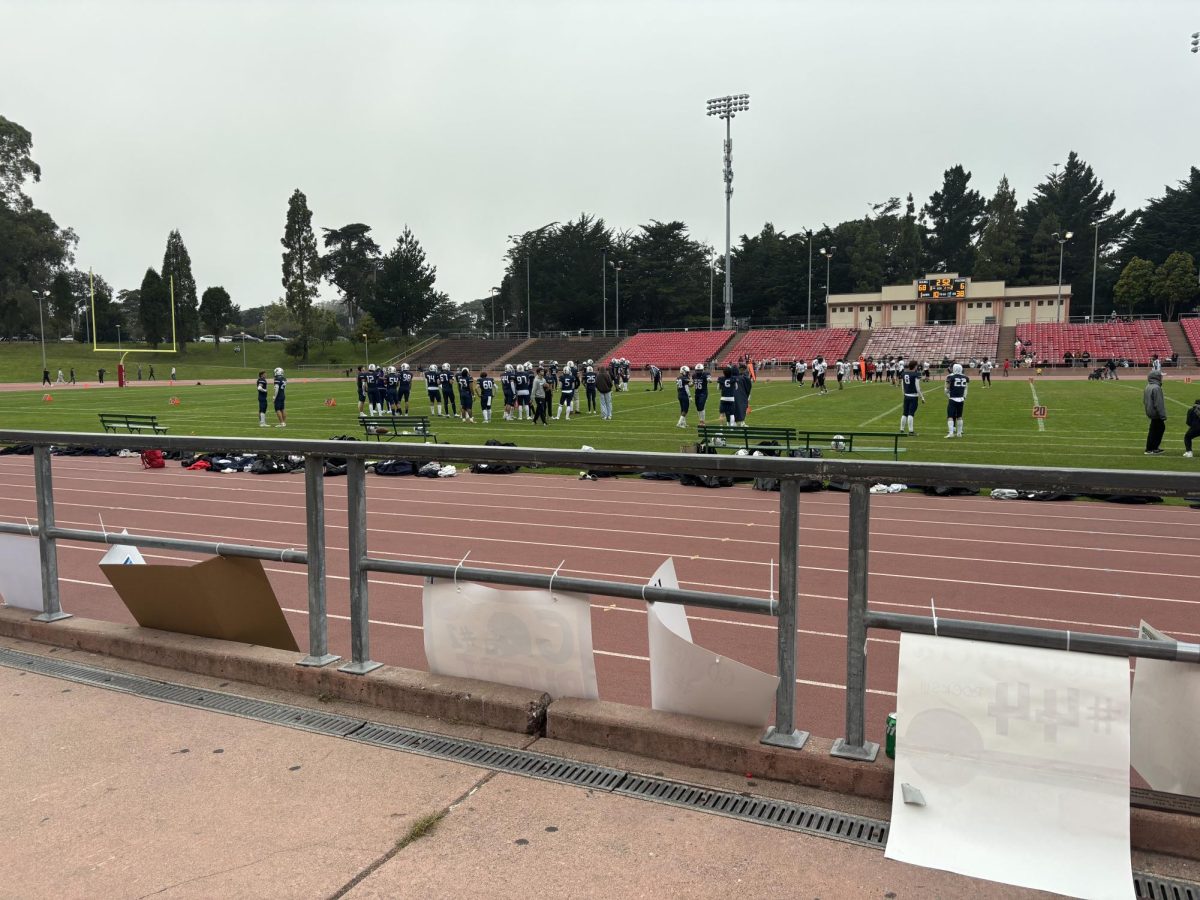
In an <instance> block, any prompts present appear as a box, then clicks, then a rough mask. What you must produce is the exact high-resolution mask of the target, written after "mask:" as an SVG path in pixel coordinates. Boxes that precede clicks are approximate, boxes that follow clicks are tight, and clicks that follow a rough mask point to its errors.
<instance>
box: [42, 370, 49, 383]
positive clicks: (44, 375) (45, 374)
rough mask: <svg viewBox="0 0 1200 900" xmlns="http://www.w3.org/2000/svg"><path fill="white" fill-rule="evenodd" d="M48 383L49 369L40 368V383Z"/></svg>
mask: <svg viewBox="0 0 1200 900" xmlns="http://www.w3.org/2000/svg"><path fill="white" fill-rule="evenodd" d="M49 383H50V370H49V369H42V384H49Z"/></svg>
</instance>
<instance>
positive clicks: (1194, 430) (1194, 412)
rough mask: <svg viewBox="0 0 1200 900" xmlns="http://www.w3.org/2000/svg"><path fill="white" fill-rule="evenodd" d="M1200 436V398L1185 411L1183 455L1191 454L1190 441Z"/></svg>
mask: <svg viewBox="0 0 1200 900" xmlns="http://www.w3.org/2000/svg"><path fill="white" fill-rule="evenodd" d="M1198 437H1200V400H1197V401H1196V402H1195V403H1193V404H1192V408H1191V409H1189V410H1188V411H1187V433H1186V434H1185V435H1184V436H1183V455H1184V456H1187V457H1190V456H1191V455H1192V441H1194V440H1195V439H1196V438H1198Z"/></svg>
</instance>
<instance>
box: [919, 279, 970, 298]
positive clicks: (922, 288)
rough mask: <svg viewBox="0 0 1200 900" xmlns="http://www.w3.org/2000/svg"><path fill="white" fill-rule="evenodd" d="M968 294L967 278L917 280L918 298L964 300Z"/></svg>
mask: <svg viewBox="0 0 1200 900" xmlns="http://www.w3.org/2000/svg"><path fill="white" fill-rule="evenodd" d="M966 296H967V281H966V279H965V278H922V279H921V280H920V281H918V282H917V299H918V300H962V299H964V298H965V297H966Z"/></svg>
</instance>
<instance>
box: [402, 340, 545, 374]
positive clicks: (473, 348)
mask: <svg viewBox="0 0 1200 900" xmlns="http://www.w3.org/2000/svg"><path fill="white" fill-rule="evenodd" d="M524 342H525V339H524V338H521V337H516V338H495V339H492V338H476V337H464V338H455V337H450V338H445V339H444V340H441V341H438V342H437V343H436V344H430V345H429V346H428V347H427V348H425V349H424V350H422V351H420V352H418V353H415V354H413V355H412V356H411V357H408V358H406V359H405V362H409V363H414V364H419V365H425V364H426V363H437V364H438V365H441V364H442V363H450V365H452V366H470V367H471V368H472V369H477V368H479V367H480V366H490V365H491V364H492V363H493V362H495V361H496V360H498V359H500V357H502V356H506V355H508V354H509V353H512V351H513V350H514V349H516V348H517V347H518V346H520V345H521V344H523V343H524Z"/></svg>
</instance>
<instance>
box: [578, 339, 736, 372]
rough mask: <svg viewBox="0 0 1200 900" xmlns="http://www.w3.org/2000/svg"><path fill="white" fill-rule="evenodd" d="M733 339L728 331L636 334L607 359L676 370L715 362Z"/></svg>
mask: <svg viewBox="0 0 1200 900" xmlns="http://www.w3.org/2000/svg"><path fill="white" fill-rule="evenodd" d="M733 335H734V332H732V331H639V332H638V333H637V334H635V335H634V336H633V337H631V338H629V340H627V341H625V342H624V343H622V344H620V345H619V346H617V347H616V348H615V349H614V350H613V351H612V353H611V354H610V356H620V357H623V358H625V359H627V360H629V364H630V365H631V366H632V367H633V368H635V369H636V368H641V367H642V366H648V365H650V364H651V363H653V364H654V365H656V366H659V367H661V368H663V369H678V368H679V367H680V366H694V365H695V364H696V363H698V362H703V363H707V362H708V361H710V360H713V359H716V358H717V355H718V354H719V353H720V352H721V348H722V347H724V346H725V344H726V343H728V342H729V339H730V338H731V337H733ZM594 358H595V359H599V358H600V357H594ZM605 359H607V357H605Z"/></svg>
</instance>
